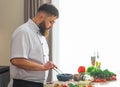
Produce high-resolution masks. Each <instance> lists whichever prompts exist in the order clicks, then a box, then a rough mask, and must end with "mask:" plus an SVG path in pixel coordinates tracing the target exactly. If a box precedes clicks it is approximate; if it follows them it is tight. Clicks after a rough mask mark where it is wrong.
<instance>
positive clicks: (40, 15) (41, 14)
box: [38, 12, 45, 21]
mask: <svg viewBox="0 0 120 87" xmlns="http://www.w3.org/2000/svg"><path fill="white" fill-rule="evenodd" d="M38 17H39V19H40V20H41V21H43V20H44V19H45V13H43V12H40V13H38Z"/></svg>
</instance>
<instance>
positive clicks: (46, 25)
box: [39, 16, 57, 35]
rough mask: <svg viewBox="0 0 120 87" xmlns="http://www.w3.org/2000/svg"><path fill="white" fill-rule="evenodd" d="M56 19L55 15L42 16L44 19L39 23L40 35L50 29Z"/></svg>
mask: <svg viewBox="0 0 120 87" xmlns="http://www.w3.org/2000/svg"><path fill="white" fill-rule="evenodd" d="M56 19H57V17H56V16H48V17H45V18H44V20H43V21H42V22H41V23H40V24H39V28H40V32H41V33H42V35H44V33H45V32H46V31H47V30H50V29H51V28H52V27H53V24H54V23H55V20H56Z"/></svg>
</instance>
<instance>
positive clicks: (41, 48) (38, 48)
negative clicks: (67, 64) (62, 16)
mask: <svg viewBox="0 0 120 87" xmlns="http://www.w3.org/2000/svg"><path fill="white" fill-rule="evenodd" d="M58 17H59V12H58V10H57V8H56V7H55V6H53V5H51V4H43V5H42V6H40V8H39V9H38V12H37V14H36V16H35V17H33V18H32V19H29V20H28V21H27V22H26V23H25V24H23V25H21V26H20V27H18V28H17V29H16V31H15V32H14V33H13V37H12V44H11V57H10V75H11V78H12V81H13V86H12V87H43V83H44V81H45V80H46V78H47V71H48V70H50V69H53V68H56V66H55V64H53V63H52V62H51V61H49V57H48V56H49V49H48V44H47V41H46V38H45V37H47V36H48V33H49V30H50V29H51V28H52V27H53V24H54V23H55V20H56V19H57V18H58ZM9 86H10V85H9Z"/></svg>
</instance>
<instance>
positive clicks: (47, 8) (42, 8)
mask: <svg viewBox="0 0 120 87" xmlns="http://www.w3.org/2000/svg"><path fill="white" fill-rule="evenodd" d="M41 11H43V12H46V13H47V14H50V15H53V16H57V18H58V17H59V12H58V9H57V8H56V7H55V6H53V5H52V4H47V3H46V4H43V5H41V6H40V7H39V9H38V12H41Z"/></svg>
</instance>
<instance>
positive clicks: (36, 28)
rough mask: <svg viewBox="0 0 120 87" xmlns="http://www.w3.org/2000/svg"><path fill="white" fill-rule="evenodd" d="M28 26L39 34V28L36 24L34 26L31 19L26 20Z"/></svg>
mask: <svg viewBox="0 0 120 87" xmlns="http://www.w3.org/2000/svg"><path fill="white" fill-rule="evenodd" d="M28 24H29V26H30V27H31V29H32V30H33V31H34V32H36V33H39V27H38V26H37V24H35V22H34V21H33V20H32V19H29V20H28Z"/></svg>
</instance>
